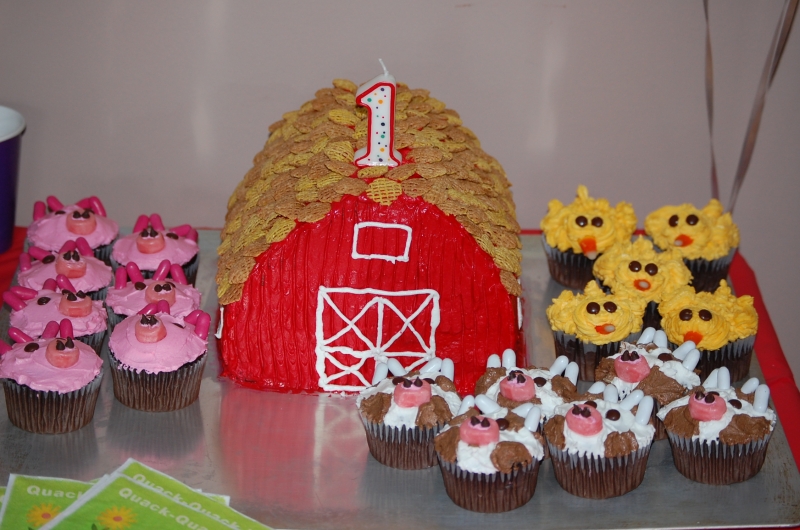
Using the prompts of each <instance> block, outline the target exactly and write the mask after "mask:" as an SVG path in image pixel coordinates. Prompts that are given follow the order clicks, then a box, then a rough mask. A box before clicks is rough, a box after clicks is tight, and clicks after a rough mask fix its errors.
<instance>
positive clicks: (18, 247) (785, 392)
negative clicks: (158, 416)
mask: <svg viewBox="0 0 800 530" xmlns="http://www.w3.org/2000/svg"><path fill="white" fill-rule="evenodd" d="M523 233H525V234H541V231H539V230H523ZM24 241H25V228H24V227H20V226H18V227H15V228H14V240H13V242H12V244H11V248H10V249H9V250H7V251H6V252H4V253H3V254H0V293H2V292H5V291H6V290H8V287H9V286H10V285H11V280H12V279H13V277H14V272H15V271H16V269H17V265H18V261H19V255H20V253H21V252H22V248H23V243H24ZM729 276H730V280H731V284H732V285H733V288H734V289H735V291H736V294H737V295H738V296H741V295H745V294H747V295H750V296H752V297H753V299H754V300H755V308H756V311H758V317H759V318H758V334H757V335H756V342H755V352H756V356H757V357H758V362H759V364H760V365H761V371H762V372H763V373H764V382H765V383H766V384H767V385H769V389H770V393H771V395H772V400H773V402H774V403H775V409H776V412H777V413H778V416H779V417H780V418H782V419H784V418H790V417H791V414H792V411H797V410H800V390H798V388H797V384H796V383H795V381H794V376H793V375H792V370H791V368H789V363H788V362H787V361H786V357H785V356H784V355H783V349H781V344H780V341H778V335H777V333H776V332H775V328H774V327H773V325H772V320H771V319H770V318H769V313H768V312H767V306H765V305H764V300H763V298H762V297H761V290H760V289H759V288H758V282H757V281H756V275H755V273H754V272H753V269H751V268H750V265H748V264H747V261H745V259H744V258H743V257H742V255H741V254H740V253H739V252H737V253H736V255H735V256H734V258H733V263H731V269H730V273H729ZM782 425H783V430H784V432H785V433H786V439H787V440H788V442H789V447H790V448H791V450H792V455H793V456H794V461H795V464H797V463H798V462H800V422H794V421H782ZM797 528H800V527H797Z"/></svg>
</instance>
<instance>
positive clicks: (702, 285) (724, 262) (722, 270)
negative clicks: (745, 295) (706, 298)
mask: <svg viewBox="0 0 800 530" xmlns="http://www.w3.org/2000/svg"><path fill="white" fill-rule="evenodd" d="M734 254H736V249H735V248H733V249H731V251H730V252H729V253H728V255H727V256H723V257H721V258H717V259H714V260H706V259H703V258H698V259H685V258H684V260H683V262H684V263H686V266H687V267H689V270H690V271H691V272H692V283H691V284H690V285H691V286H692V287H694V290H695V291H697V292H700V291H707V292H709V293H713V292H714V291H716V290H717V287H719V282H720V280H724V279H726V278H727V277H728V270H729V269H730V268H731V262H732V261H733V255H734Z"/></svg>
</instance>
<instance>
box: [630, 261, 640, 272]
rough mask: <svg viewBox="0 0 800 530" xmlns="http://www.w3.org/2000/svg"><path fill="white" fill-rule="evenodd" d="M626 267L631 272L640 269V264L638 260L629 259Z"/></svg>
mask: <svg viewBox="0 0 800 530" xmlns="http://www.w3.org/2000/svg"><path fill="white" fill-rule="evenodd" d="M628 268H629V269H630V270H631V272H639V271H640V270H642V264H641V263H639V262H638V261H631V262H630V263H628Z"/></svg>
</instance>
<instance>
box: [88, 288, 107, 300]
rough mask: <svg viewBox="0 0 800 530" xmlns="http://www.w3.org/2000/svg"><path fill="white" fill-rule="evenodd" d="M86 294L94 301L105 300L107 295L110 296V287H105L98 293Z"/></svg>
mask: <svg viewBox="0 0 800 530" xmlns="http://www.w3.org/2000/svg"><path fill="white" fill-rule="evenodd" d="M86 294H88V295H89V296H90V297H91V299H92V300H105V299H106V295H107V294H108V287H103V288H102V289H98V290H97V291H90V292H88V293H86Z"/></svg>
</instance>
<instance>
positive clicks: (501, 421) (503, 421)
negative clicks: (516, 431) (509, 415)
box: [497, 418, 510, 431]
mask: <svg viewBox="0 0 800 530" xmlns="http://www.w3.org/2000/svg"><path fill="white" fill-rule="evenodd" d="M509 425H510V423H508V420H507V419H505V418H498V419H497V426H498V427H499V428H500V430H501V431H504V430H506V429H508V426H509Z"/></svg>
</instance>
